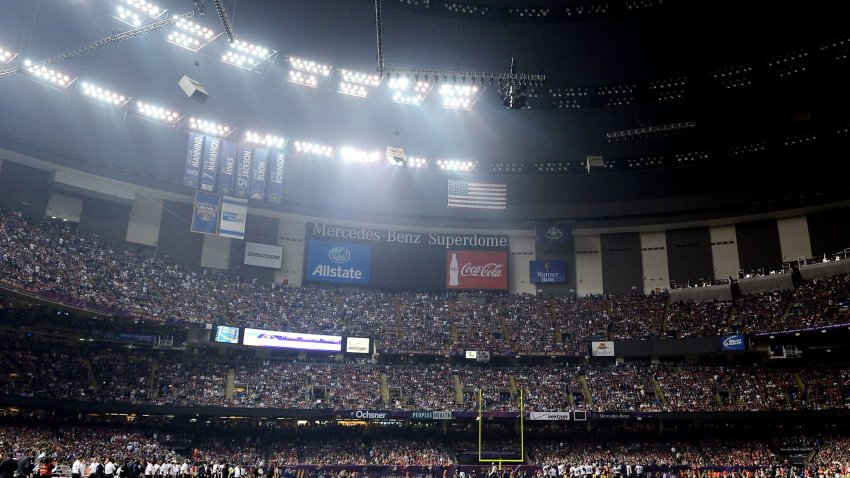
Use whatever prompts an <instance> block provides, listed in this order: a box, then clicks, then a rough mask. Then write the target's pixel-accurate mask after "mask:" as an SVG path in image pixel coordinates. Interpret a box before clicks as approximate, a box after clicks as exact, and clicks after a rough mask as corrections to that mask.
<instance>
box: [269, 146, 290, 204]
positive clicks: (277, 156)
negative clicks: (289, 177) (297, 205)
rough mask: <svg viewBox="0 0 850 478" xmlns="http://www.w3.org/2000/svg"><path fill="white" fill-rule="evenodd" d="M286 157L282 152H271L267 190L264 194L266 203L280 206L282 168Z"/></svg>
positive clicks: (281, 197)
mask: <svg viewBox="0 0 850 478" xmlns="http://www.w3.org/2000/svg"><path fill="white" fill-rule="evenodd" d="M285 162H286V155H284V154H283V151H272V156H271V158H269V190H268V192H267V193H266V201H268V202H270V203H272V204H280V202H281V201H282V200H283V166H284V163H285Z"/></svg>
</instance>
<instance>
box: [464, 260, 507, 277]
mask: <svg viewBox="0 0 850 478" xmlns="http://www.w3.org/2000/svg"><path fill="white" fill-rule="evenodd" d="M504 266H505V265H504V264H496V263H495V262H488V263H487V264H484V265H473V264H472V263H471V262H467V263H466V264H464V265H463V267H461V269H460V275H461V276H463V277H502V268H503V267H504Z"/></svg>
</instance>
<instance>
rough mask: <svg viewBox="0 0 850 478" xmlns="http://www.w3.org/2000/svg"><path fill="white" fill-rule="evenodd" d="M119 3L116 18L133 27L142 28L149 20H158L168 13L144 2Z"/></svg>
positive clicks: (135, 0)
mask: <svg viewBox="0 0 850 478" xmlns="http://www.w3.org/2000/svg"><path fill="white" fill-rule="evenodd" d="M117 3H118V6H117V7H116V8H115V15H114V17H115V18H117V19H118V20H121V21H122V22H124V23H126V24H128V25H130V26H133V27H140V26H142V24H143V23H144V22H145V20H147V19H151V20H156V19H158V18H159V17H161V16H162V15H164V14H165V12H166V10H163V9H162V8H159V7H158V6H156V5H154V4H152V3H149V2H146V1H144V0H123V1H120V0H119V1H118V2H117Z"/></svg>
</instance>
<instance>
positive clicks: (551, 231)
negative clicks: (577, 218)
mask: <svg viewBox="0 0 850 478" xmlns="http://www.w3.org/2000/svg"><path fill="white" fill-rule="evenodd" d="M536 231H537V242H538V243H539V244H566V243H567V242H568V241H569V239H570V234H571V233H570V226H569V225H568V224H555V223H554V222H538V223H537V225H536Z"/></svg>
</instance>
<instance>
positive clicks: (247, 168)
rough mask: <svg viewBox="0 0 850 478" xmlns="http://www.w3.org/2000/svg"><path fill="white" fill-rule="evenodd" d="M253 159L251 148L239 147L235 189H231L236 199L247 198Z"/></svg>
mask: <svg viewBox="0 0 850 478" xmlns="http://www.w3.org/2000/svg"><path fill="white" fill-rule="evenodd" d="M253 159H254V149H253V148H252V147H250V146H240V147H239V154H238V155H237V156H236V187H234V188H233V195H234V196H236V197H238V198H246V197H248V188H249V186H250V181H251V163H252V162H253Z"/></svg>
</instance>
